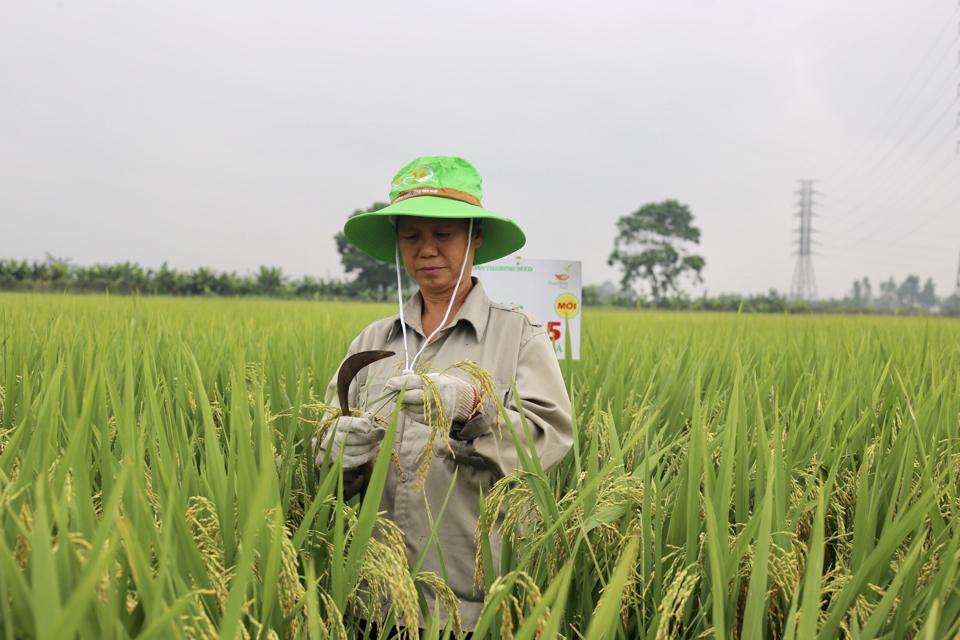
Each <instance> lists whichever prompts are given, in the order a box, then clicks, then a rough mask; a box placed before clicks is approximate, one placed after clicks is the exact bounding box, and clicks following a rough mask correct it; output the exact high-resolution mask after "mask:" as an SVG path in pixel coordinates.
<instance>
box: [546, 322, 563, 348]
mask: <svg viewBox="0 0 960 640" xmlns="http://www.w3.org/2000/svg"><path fill="white" fill-rule="evenodd" d="M547 333H548V334H549V335H550V339H551V340H553V341H554V343H558V342H560V338H562V337H563V334H562V333H560V321H559V320H551V321H550V322H548V323H547ZM553 346H554V348H555V349H556V348H558V347H557V345H556V344H554V345H553Z"/></svg>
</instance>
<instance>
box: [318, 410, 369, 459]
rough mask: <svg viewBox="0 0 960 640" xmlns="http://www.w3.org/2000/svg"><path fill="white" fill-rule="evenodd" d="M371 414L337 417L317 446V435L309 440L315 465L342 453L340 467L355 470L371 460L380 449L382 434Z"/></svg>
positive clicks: (337, 456)
mask: <svg viewBox="0 0 960 640" xmlns="http://www.w3.org/2000/svg"><path fill="white" fill-rule="evenodd" d="M372 418H373V414H370V413H366V414H364V415H362V416H340V417H339V418H337V421H336V422H335V423H334V424H333V425H331V427H330V428H329V429H328V430H327V433H326V434H325V436H324V438H323V441H322V442H321V443H320V445H319V446H317V437H316V436H314V437H313V439H312V441H311V442H312V444H313V451H314V456H315V457H314V461H315V463H316V464H317V465H318V466H319V465H320V464H322V463H323V461H324V460H325V459H327V453H328V452H329V455H330V458H329V459H330V460H331V461H334V460H336V459H337V458H339V457H340V454H341V452H343V468H344V469H356V468H357V467H360V466H363V465H364V464H366V463H368V462H370V461H372V460H373V459H374V458H376V457H377V453H378V452H379V451H380V442H381V441H382V440H383V436H384V434H385V433H386V429H384V428H383V427H378V426H375V425H374V423H373V419H372Z"/></svg>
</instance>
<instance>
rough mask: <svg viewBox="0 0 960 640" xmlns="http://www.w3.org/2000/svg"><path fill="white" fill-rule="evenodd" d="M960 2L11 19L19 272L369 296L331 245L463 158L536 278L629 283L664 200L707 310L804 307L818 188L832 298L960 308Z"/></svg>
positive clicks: (9, 249) (96, 10)
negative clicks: (304, 284)
mask: <svg viewBox="0 0 960 640" xmlns="http://www.w3.org/2000/svg"><path fill="white" fill-rule="evenodd" d="M958 19H960V11H958V8H957V2H956V0H924V1H923V2H922V3H921V2H917V1H916V0H850V1H846V0H845V1H844V2H837V1H836V0H802V1H801V0H793V1H791V2H785V1H776V0H752V1H746V0H726V1H720V0H715V1H709V0H700V1H693V0H671V1H670V2H663V1H658V2H653V1H647V2H608V1H602V0H594V1H591V2H550V3H547V2H540V3H519V2H501V1H490V0H486V1H484V2H471V3H466V2H451V1H449V0H447V1H446V2H432V1H425V2H424V1H421V2H416V3H408V2H376V3H366V2H339V3H332V2H319V1H314V2H283V1H274V2H238V1H236V0H234V1H232V2H227V1H225V0H223V1H219V0H218V1H202V2H201V1H197V0H190V1H183V2H166V1H163V0H153V1H151V2H145V1H131V0H124V1H122V2H121V1H119V0H118V1H117V2H93V1H90V2H77V1H74V0H61V1H60V2H52V1H48V0H29V1H27V0H19V1H14V0H0V257H16V258H28V259H43V257H44V255H45V253H50V254H53V255H54V256H59V257H68V258H71V259H72V260H73V262H74V263H76V264H90V263H94V262H116V261H124V260H133V261H137V262H139V263H141V264H143V265H146V266H154V267H155V266H159V264H160V263H161V262H163V261H164V260H166V261H168V262H169V263H170V264H171V265H174V266H176V267H180V268H194V267H198V266H208V267H212V268H215V269H218V270H236V271H239V272H248V271H253V270H255V269H256V268H257V266H258V265H260V264H270V265H280V266H282V267H283V269H284V271H285V272H287V273H288V274H291V275H302V274H305V273H310V274H315V275H318V276H321V277H332V276H337V275H339V274H341V273H342V270H341V268H340V265H339V259H338V258H339V257H338V255H337V253H336V250H335V246H334V243H333V240H332V236H333V234H334V233H335V232H336V231H337V230H338V229H339V228H340V227H341V226H342V223H343V220H344V219H345V217H346V216H347V215H348V214H349V213H350V212H351V211H353V210H354V209H356V208H360V207H366V206H368V205H369V204H370V203H372V202H373V201H375V200H378V199H379V200H384V199H386V196H387V193H388V191H389V181H390V179H391V177H392V176H393V174H394V172H395V171H396V170H397V169H398V168H399V167H401V166H402V165H404V164H405V163H406V162H408V161H409V160H411V159H413V158H414V157H416V156H418V155H429V154H449V155H460V156H463V157H464V158H466V159H468V160H470V161H471V162H472V163H473V164H474V165H475V166H476V167H477V168H478V169H479V171H480V173H481V174H482V176H483V178H484V198H483V201H484V205H485V206H487V207H488V208H490V209H492V210H494V211H497V212H499V213H502V214H505V215H508V216H510V217H513V218H514V219H516V220H517V221H518V222H519V223H520V225H521V226H522V227H523V228H524V229H525V231H526V233H527V237H528V243H527V246H526V247H525V248H524V249H523V250H522V251H521V254H522V255H523V256H525V257H531V258H561V259H577V260H582V261H583V274H584V280H585V281H586V282H588V283H599V282H601V281H603V280H606V279H617V277H618V274H617V272H616V271H615V270H614V269H612V268H610V267H608V266H607V265H606V258H607V255H608V254H609V253H610V250H611V248H612V242H613V236H614V225H615V222H616V220H617V218H618V217H620V216H623V215H626V214H628V213H630V212H632V211H634V210H636V209H637V208H638V207H639V206H640V205H642V204H644V203H646V202H649V201H656V200H662V199H665V198H676V199H679V200H680V201H682V202H685V203H687V204H688V205H689V206H690V207H691V210H692V211H693V214H694V216H695V220H696V223H697V224H698V225H699V226H700V228H701V230H702V233H703V236H702V243H701V245H700V247H699V249H698V250H699V251H700V252H701V253H702V254H703V255H704V257H705V258H706V261H707V266H706V269H705V271H704V278H705V281H706V283H705V286H706V287H707V288H708V290H709V292H710V293H719V292H732V291H740V292H755V291H765V290H767V289H768V288H771V287H775V288H777V289H779V290H781V291H784V290H788V289H789V286H790V279H791V274H792V271H793V267H794V262H795V257H794V256H793V255H792V250H793V248H792V245H791V242H792V240H793V237H794V236H793V233H792V231H791V230H792V228H793V227H794V226H795V225H796V219H795V218H794V217H792V216H793V213H794V212H795V206H794V200H795V196H794V193H793V192H794V191H795V190H796V189H797V182H796V181H797V179H799V178H816V179H819V180H820V182H819V183H818V189H819V190H820V191H822V192H823V195H822V196H820V201H821V203H822V205H821V206H820V207H818V209H817V211H818V212H819V213H820V214H821V215H822V217H821V218H819V219H817V220H816V226H817V227H818V228H819V229H821V230H822V234H821V236H820V237H821V239H822V241H823V243H824V244H823V246H822V247H821V248H820V252H821V254H822V255H819V256H816V257H815V258H814V268H815V272H816V276H817V281H818V284H819V288H820V292H821V294H826V295H841V294H843V293H844V292H845V291H847V290H848V289H849V286H850V282H851V281H852V280H853V279H854V278H855V277H859V276H861V275H868V276H870V277H871V279H873V280H874V281H876V280H878V279H885V278H887V277H888V276H890V275H894V276H896V277H897V279H898V280H899V279H901V278H902V277H903V276H905V275H906V274H908V273H917V274H919V275H920V276H922V277H926V276H933V278H934V279H935V281H936V283H937V285H938V286H937V288H938V292H939V293H941V294H943V293H948V292H949V291H951V290H952V288H953V283H954V278H955V276H956V272H957V264H958V254H960V160H958V151H960V148H958V145H960V129H958V128H957V125H958V124H960V116H958V111H960V102H958V100H957V98H958V95H960V73H958V33H960V31H958Z"/></svg>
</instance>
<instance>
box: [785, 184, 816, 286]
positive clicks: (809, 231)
mask: <svg viewBox="0 0 960 640" xmlns="http://www.w3.org/2000/svg"><path fill="white" fill-rule="evenodd" d="M814 182H815V180H800V190H799V191H797V192H796V194H797V195H798V196H800V200H798V201H797V206H798V207H800V211H799V212H797V213H796V214H795V215H796V217H798V218H800V226H799V227H797V228H796V230H795V232H796V233H797V241H796V242H797V250H796V251H795V252H794V255H796V256H797V265H796V266H795V267H794V268H793V283H792V284H791V285H790V297H791V298H792V299H793V300H806V301H811V300H816V299H817V279H816V278H815V277H814V275H813V260H811V256H812V255H813V243H814V240H813V233H814V231H813V217H814V215H816V214H814V212H813V205H815V204H818V203H817V202H815V201H814V199H813V196H814V195H815V194H817V195H819V192H817V191H815V190H814V189H813V183H814Z"/></svg>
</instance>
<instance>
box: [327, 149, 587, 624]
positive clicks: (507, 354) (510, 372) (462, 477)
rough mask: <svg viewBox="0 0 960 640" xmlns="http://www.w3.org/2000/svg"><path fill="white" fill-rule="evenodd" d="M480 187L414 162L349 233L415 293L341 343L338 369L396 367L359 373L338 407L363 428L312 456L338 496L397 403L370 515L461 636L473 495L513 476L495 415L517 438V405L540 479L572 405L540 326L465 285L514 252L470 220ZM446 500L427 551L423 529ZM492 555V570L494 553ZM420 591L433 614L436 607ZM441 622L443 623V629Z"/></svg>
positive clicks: (471, 579)
mask: <svg viewBox="0 0 960 640" xmlns="http://www.w3.org/2000/svg"><path fill="white" fill-rule="evenodd" d="M480 183H481V180H480V175H479V174H478V173H477V171H476V169H474V167H473V166H472V165H471V164H470V163H468V162H467V161H466V160H463V159H462V158H457V157H450V156H431V157H420V158H417V159H415V160H414V161H413V162H411V163H409V164H408V165H406V166H405V167H403V168H402V169H400V171H399V172H397V174H396V176H395V177H394V179H393V183H392V185H391V191H390V201H391V204H390V206H388V207H386V208H384V209H381V210H379V211H375V212H372V213H364V214H361V215H357V216H354V217H352V218H350V219H349V220H348V221H347V223H346V225H345V227H344V234H345V235H346V237H347V239H348V240H349V241H350V242H352V243H353V244H355V245H356V246H357V247H359V248H360V249H362V250H363V251H365V252H366V253H368V254H370V255H371V256H373V257H375V258H377V259H379V260H383V261H385V262H392V263H394V265H395V267H396V269H397V281H398V283H399V282H400V274H401V272H400V269H401V261H402V266H403V269H404V270H405V271H406V272H407V274H408V275H409V276H410V277H411V278H413V279H414V280H415V281H416V283H417V285H418V286H419V291H418V292H417V293H416V294H415V295H414V296H413V297H412V298H410V299H409V300H408V301H406V302H404V301H403V296H402V292H401V291H402V290H401V291H398V298H399V301H398V305H399V313H398V314H397V315H394V316H391V317H389V318H384V319H383V320H378V321H376V322H374V323H372V324H371V325H369V326H368V327H367V328H366V329H364V330H363V331H362V332H361V333H360V335H359V336H357V337H356V339H354V340H353V342H352V343H351V345H350V348H349V350H348V351H347V356H349V355H351V354H354V353H357V352H360V351H367V350H378V349H379V350H389V351H393V352H394V353H395V355H394V356H392V357H389V358H387V359H384V360H380V361H378V362H376V363H374V364H372V365H370V366H368V367H366V368H364V369H362V370H361V371H360V373H359V374H358V375H357V377H356V379H355V380H354V381H353V383H352V384H351V386H350V392H349V404H350V407H351V408H353V409H357V408H359V409H360V410H361V412H362V415H360V416H358V417H355V416H343V417H341V418H339V419H338V420H337V421H336V422H335V423H334V424H333V425H332V426H331V427H330V428H329V429H328V431H327V432H326V434H325V436H324V437H323V439H322V441H321V443H320V446H319V447H318V448H317V449H318V450H317V462H318V464H319V463H320V462H321V461H322V460H323V459H324V458H325V457H326V458H334V457H339V456H341V455H342V457H343V468H344V476H345V482H344V484H345V486H350V485H354V487H356V484H357V480H359V479H361V478H362V477H363V475H364V474H365V473H369V471H368V469H369V466H368V465H369V464H370V463H371V461H372V460H374V459H375V458H376V456H377V453H378V452H379V447H380V442H381V441H382V439H383V435H384V433H385V428H384V427H385V425H386V421H385V420H384V418H389V416H390V415H391V412H392V410H393V408H394V406H395V405H394V404H393V402H392V400H393V399H395V398H396V397H397V395H398V394H397V393H396V392H397V391H399V390H400V389H401V388H403V389H405V391H404V393H403V396H402V406H401V411H400V413H399V420H398V422H397V426H396V432H395V441H394V445H393V450H394V453H395V455H394V457H393V461H392V463H391V464H390V467H389V471H388V472H387V479H386V486H385V488H384V491H383V495H382V499H381V505H380V508H381V509H382V510H383V511H385V512H386V515H387V517H389V518H390V519H391V520H393V521H394V522H395V523H396V524H397V526H398V527H399V528H400V530H402V532H403V535H404V541H405V544H406V551H407V557H408V559H409V562H410V563H411V565H412V564H413V563H414V562H416V561H417V559H418V558H420V557H421V555H423V554H424V553H425V556H424V557H425V560H424V562H423V566H422V570H423V571H431V572H434V573H436V574H438V575H441V576H444V577H445V578H446V581H447V583H448V584H449V586H450V587H451V588H452V590H453V592H454V594H455V595H456V596H457V598H458V600H459V616H460V618H461V622H462V625H463V628H464V629H465V630H470V629H472V628H473V627H474V626H475V624H476V622H477V618H478V615H479V613H480V609H481V607H482V603H483V591H482V585H480V586H478V585H477V584H476V581H475V572H474V566H475V564H474V562H475V556H476V551H477V549H476V545H475V542H474V532H475V529H476V526H477V519H478V514H479V506H480V497H481V493H483V494H484V495H485V494H487V493H489V491H490V489H491V487H493V484H494V483H495V482H496V481H497V480H498V479H500V478H502V477H503V476H505V475H508V474H511V473H513V472H514V471H516V470H517V469H518V456H517V452H516V449H515V446H514V440H513V437H512V436H511V435H510V433H511V432H510V426H509V425H508V424H507V421H506V420H505V419H504V416H503V415H502V414H501V405H502V407H504V408H505V410H506V412H505V415H506V418H508V419H509V422H510V423H512V425H513V427H514V428H515V429H516V430H517V433H518V434H520V436H521V438H522V437H523V435H522V434H523V427H522V426H521V422H520V417H519V416H520V412H519V407H520V406H521V405H522V408H523V412H524V414H525V416H526V420H527V423H528V425H529V429H530V432H531V436H532V439H533V443H534V445H535V446H536V450H537V453H538V454H539V457H540V460H541V462H542V464H543V466H544V467H545V468H546V467H550V466H551V465H554V464H556V463H557V462H558V461H559V460H560V459H561V458H563V456H564V455H565V454H566V453H567V451H568V450H569V448H570V446H571V443H572V425H571V415H570V411H571V409H570V399H569V397H568V395H567V392H566V389H565V387H564V383H563V379H562V377H561V374H560V367H559V364H558V362H557V358H556V355H555V352H554V348H553V345H552V343H551V341H550V339H549V338H548V336H547V332H546V330H545V328H544V326H543V324H542V323H541V322H540V321H538V320H537V319H536V318H534V317H532V316H531V315H530V314H528V313H526V312H524V311H522V310H520V309H517V308H515V307H512V306H505V305H501V304H497V303H496V302H493V301H491V300H490V299H489V298H488V297H487V295H486V293H484V290H483V285H482V284H481V283H480V281H479V280H478V279H477V278H475V277H472V276H471V270H472V267H473V265H474V264H480V263H484V262H488V261H491V260H495V259H497V258H500V257H503V256H506V255H508V254H511V253H513V252H515V251H516V250H518V249H519V248H520V247H522V246H523V244H524V242H525V237H524V234H523V232H522V231H521V230H520V227H519V226H517V224H516V223H515V222H513V221H512V220H510V219H509V218H506V217H504V216H501V215H497V214H495V213H493V212H491V211H488V210H487V209H484V208H483V207H482V206H481V204H480V199H481V188H480ZM334 380H336V378H335V379H334ZM514 383H516V389H517V393H516V395H514V391H513V384H514ZM334 387H335V382H334V383H331V388H330V390H329V391H330V393H329V395H328V397H330V396H333V395H335V394H334V393H333V391H334ZM365 467H366V469H367V470H365ZM455 473H456V477H455V476H454V474H455ZM454 478H455V479H454ZM451 484H452V488H451ZM448 491H449V492H450V497H449V500H448V501H447V506H446V510H445V512H444V513H443V517H442V519H441V520H440V521H439V525H438V526H437V543H438V544H433V543H430V542H429V538H430V531H431V521H434V520H436V519H437V518H438V517H439V515H440V513H439V512H440V509H441V506H442V505H443V503H444V500H445V498H446V496H447V493H448ZM491 543H492V549H493V554H494V566H499V549H500V545H499V539H498V538H497V537H496V536H494V537H493V538H492V540H491ZM437 546H439V553H438V549H437V548H436V547H437ZM427 591H428V593H427V594H426V595H427V606H428V610H430V611H432V610H433V609H434V598H435V593H433V592H432V590H427ZM441 609H442V607H441ZM446 619H447V616H446V615H445V614H444V613H443V612H442V611H441V622H442V624H445V623H446Z"/></svg>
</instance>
